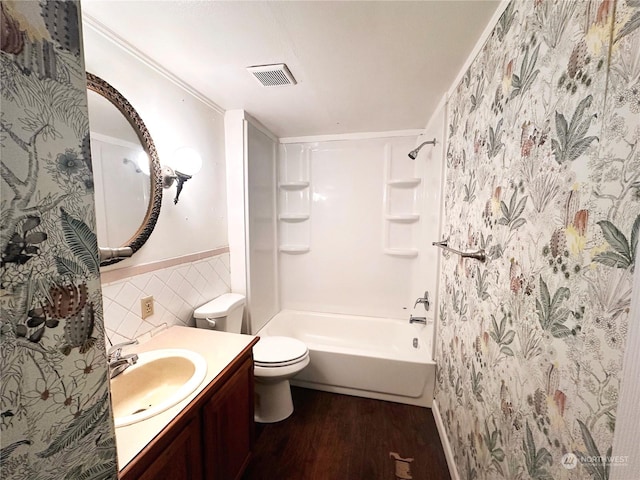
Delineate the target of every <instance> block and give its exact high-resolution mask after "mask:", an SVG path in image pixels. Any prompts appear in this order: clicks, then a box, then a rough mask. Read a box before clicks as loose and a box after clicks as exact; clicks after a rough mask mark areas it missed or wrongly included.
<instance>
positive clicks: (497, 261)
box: [436, 0, 640, 480]
mask: <svg viewBox="0 0 640 480" xmlns="http://www.w3.org/2000/svg"><path fill="white" fill-rule="evenodd" d="M639 26H640V2H638V1H636V0H617V1H612V0H604V1H586V0H585V1H572V0H556V1H553V0H533V1H526V2H525V1H520V0H513V1H512V2H511V3H510V4H509V5H508V7H507V8H506V10H505V11H504V13H503V15H502V16H501V17H500V19H499V21H498V22H497V24H496V25H495V28H494V30H493V32H492V33H491V35H490V36H489V38H488V40H487V42H486V44H485V45H484V47H483V48H482V50H481V51H480V53H479V54H478V56H477V58H476V59H475V60H474V62H473V63H472V65H471V67H470V68H469V69H468V71H467V72H466V74H465V75H464V76H463V79H462V80H461V82H460V84H459V85H457V87H456V89H455V91H454V93H453V94H452V96H451V97H450V99H449V102H448V106H447V114H448V123H449V125H448V129H449V131H448V143H447V153H446V162H447V168H448V170H447V172H448V173H447V178H446V185H445V202H446V203H445V211H446V212H448V214H447V217H446V218H445V219H444V232H445V237H449V238H450V240H449V244H450V246H452V247H454V248H457V249H460V250H469V251H474V250H478V249H484V250H485V251H486V253H487V256H488V259H487V261H486V262H485V263H480V262H478V261H476V260H473V259H465V260H461V259H460V257H458V256H454V255H450V254H445V259H443V268H442V273H441V292H440V294H441V298H442V299H443V301H442V302H441V305H440V311H439V322H440V323H439V335H438V345H437V364H438V371H437V381H436V384H437V385H436V402H437V404H438V406H439V409H440V411H441V414H442V417H443V422H444V425H445V429H446V431H447V434H448V438H449V441H450V443H451V445H452V449H453V453H454V457H455V461H456V465H457V469H458V472H459V474H460V476H461V478H463V479H468V480H472V479H498V478H508V479H529V478H532V479H568V478H571V479H573V478H579V479H583V478H584V479H586V478H596V479H606V478H608V477H609V472H610V469H611V468H613V467H612V464H615V463H623V462H624V459H615V458H614V459H613V460H611V459H609V460H607V459H606V458H604V457H606V456H607V455H609V456H610V455H611V445H612V439H613V431H614V428H615V424H616V407H617V401H618V392H619V389H620V378H621V368H622V365H621V363H622V358H623V351H624V346H625V339H626V334H627V329H628V326H629V322H630V321H631V319H630V317H629V305H630V299H631V289H632V272H633V269H634V265H635V260H636V247H637V239H638V235H639V232H640V148H639V145H638V142H639V140H640V30H639V28H638V27H639Z"/></svg>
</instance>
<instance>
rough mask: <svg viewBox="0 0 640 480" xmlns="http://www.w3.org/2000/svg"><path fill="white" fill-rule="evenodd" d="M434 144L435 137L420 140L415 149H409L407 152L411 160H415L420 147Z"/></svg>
mask: <svg viewBox="0 0 640 480" xmlns="http://www.w3.org/2000/svg"><path fill="white" fill-rule="evenodd" d="M435 144H436V139H435V138H434V139H433V140H427V141H426V142H422V143H421V144H420V145H419V146H418V147H417V148H416V149H414V150H411V151H410V152H409V158H410V159H411V160H415V159H416V158H417V157H418V152H419V151H420V149H421V148H422V147H424V146H425V145H435Z"/></svg>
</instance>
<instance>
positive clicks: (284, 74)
mask: <svg viewBox="0 0 640 480" xmlns="http://www.w3.org/2000/svg"><path fill="white" fill-rule="evenodd" d="M247 70H249V71H250V72H251V73H252V74H253V76H254V77H256V79H257V80H258V81H259V82H260V83H261V84H262V85H264V86H265V87H275V86H278V85H295V84H296V83H297V82H296V79H295V78H293V75H291V72H290V71H289V69H288V68H287V66H286V65H285V64H284V63H277V64H274V65H256V66H254V67H247Z"/></svg>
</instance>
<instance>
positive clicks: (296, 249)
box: [278, 245, 311, 253]
mask: <svg viewBox="0 0 640 480" xmlns="http://www.w3.org/2000/svg"><path fill="white" fill-rule="evenodd" d="M278 250H279V251H281V252H282V253H307V252H308V251H309V250H311V248H310V247H309V245H280V248H279V249H278Z"/></svg>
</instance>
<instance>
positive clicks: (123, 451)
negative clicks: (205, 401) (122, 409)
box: [116, 326, 256, 470]
mask: <svg viewBox="0 0 640 480" xmlns="http://www.w3.org/2000/svg"><path fill="white" fill-rule="evenodd" d="M255 338H256V337H254V336H253V335H240V334H236V333H227V332H219V331H217V330H205V329H197V328H190V327H178V326H174V327H170V328H168V329H166V330H163V331H162V332H160V333H158V334H156V335H155V336H153V337H151V339H149V340H148V341H146V342H144V343H142V344H140V345H135V346H132V347H126V349H125V352H124V353H125V354H128V353H141V352H147V351H150V350H157V349H160V348H184V349H188V350H192V351H194V352H197V353H199V354H200V355H202V356H203V357H204V358H205V360H206V361H207V374H206V376H205V378H204V380H203V381H202V383H201V384H200V385H199V386H198V388H196V389H195V391H194V392H193V393H192V394H191V395H189V396H188V397H187V398H185V399H184V400H183V401H181V402H180V403H178V404H177V405H174V406H173V407H171V408H169V409H168V410H165V411H164V412H162V413H159V414H158V415H155V416H153V417H151V418H149V419H147V420H143V421H141V422H138V423H134V424H132V425H127V426H124V427H118V428H116V444H117V451H118V468H119V470H122V469H123V468H124V467H125V466H127V464H128V463H129V462H130V461H131V460H133V459H134V458H135V456H136V455H137V454H138V453H139V452H140V451H141V450H142V449H143V448H144V447H146V446H147V444H148V443H149V442H151V440H153V439H154V438H155V437H156V435H158V434H159V433H160V432H161V431H162V430H163V429H164V427H165V426H167V425H168V424H169V423H170V422H171V421H172V420H173V419H174V418H175V417H176V416H177V415H178V414H179V413H180V412H181V411H182V410H183V409H184V408H185V407H186V406H187V405H189V403H190V402H191V401H192V400H193V399H195V398H196V397H197V396H198V395H199V394H200V392H202V390H204V388H205V387H206V386H207V385H209V384H210V383H211V382H212V381H213V380H215V378H216V377H217V376H218V375H219V374H220V373H221V372H222V371H223V370H224V369H225V368H226V367H227V365H229V364H230V363H231V362H233V360H234V359H235V358H236V357H237V356H238V355H239V354H240V353H241V352H242V351H243V350H244V349H245V348H246V347H247V346H248V345H249V344H250V343H251V342H252V341H253V340H254V339H255Z"/></svg>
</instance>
